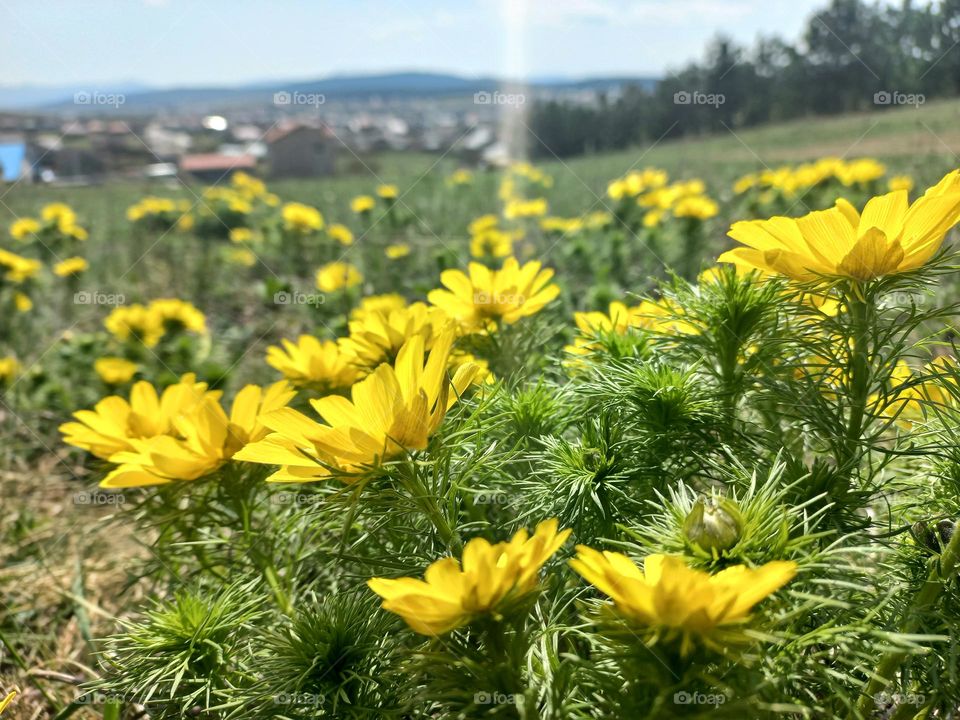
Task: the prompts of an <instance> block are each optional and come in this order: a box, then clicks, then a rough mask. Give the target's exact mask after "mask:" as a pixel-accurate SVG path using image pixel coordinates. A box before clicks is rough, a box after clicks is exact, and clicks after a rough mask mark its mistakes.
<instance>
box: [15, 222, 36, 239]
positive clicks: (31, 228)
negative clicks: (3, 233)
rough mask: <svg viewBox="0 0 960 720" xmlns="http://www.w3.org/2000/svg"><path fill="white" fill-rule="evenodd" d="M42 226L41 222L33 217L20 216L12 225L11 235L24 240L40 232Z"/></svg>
mask: <svg viewBox="0 0 960 720" xmlns="http://www.w3.org/2000/svg"><path fill="white" fill-rule="evenodd" d="M40 227H41V226H40V223H39V222H38V221H37V220H34V219H33V218H20V219H18V220H14V221H13V223H12V224H11V225H10V236H11V237H12V238H13V239H14V240H20V241H23V240H26V239H28V238H30V237H31V236H33V235H36V234H37V233H38V232H40Z"/></svg>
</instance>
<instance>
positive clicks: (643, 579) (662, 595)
mask: <svg viewBox="0 0 960 720" xmlns="http://www.w3.org/2000/svg"><path fill="white" fill-rule="evenodd" d="M570 566H571V567H572V568H573V569H574V570H576V571H577V572H578V573H579V574H580V575H582V576H583V577H584V578H585V579H586V580H587V581H588V582H589V583H590V584H592V585H593V586H594V587H596V588H597V589H598V590H600V591H601V592H603V593H605V594H606V595H608V596H609V597H610V598H611V599H612V600H613V603H614V607H615V609H616V612H617V613H618V614H619V615H621V616H622V617H624V618H625V619H627V620H629V621H632V622H635V623H637V624H639V625H643V626H647V627H650V628H653V629H655V630H658V631H660V632H662V633H663V634H664V635H665V638H666V639H668V640H669V639H673V638H675V637H680V638H681V646H680V647H681V653H682V654H684V655H686V654H688V653H689V651H690V650H691V649H692V648H693V645H694V641H695V640H698V639H699V640H701V641H703V642H704V643H705V644H707V645H715V644H716V641H717V640H718V639H719V637H720V636H719V635H718V631H719V630H721V629H723V628H725V627H728V626H731V625H739V624H742V623H744V622H746V621H747V620H748V619H749V613H750V610H751V609H752V608H753V606H754V605H756V604H757V603H759V602H760V601H761V600H763V599H764V598H766V597H767V596H769V595H771V594H773V593H774V592H776V591H777V590H778V589H780V588H781V587H783V586H784V585H786V584H787V583H788V582H790V580H792V579H793V577H794V575H795V574H796V571H797V565H796V563H794V562H789V561H774V562H769V563H767V564H766V565H763V566H761V567H759V568H755V569H754V568H748V567H746V566H745V565H736V566H734V567H730V568H727V569H725V570H721V571H720V572H719V573H717V574H716V575H710V574H708V573H705V572H702V571H700V570H694V569H692V568H689V567H687V565H686V563H685V562H684V560H683V558H680V557H673V556H670V555H650V556H648V557H647V558H646V560H645V561H644V569H643V570H640V568H638V567H637V566H636V565H635V564H634V563H633V561H632V560H630V558H628V557H627V556H626V555H623V554H621V553H616V552H606V551H605V552H603V553H600V552H597V551H596V550H593V549H591V548H589V547H586V546H584V545H578V546H577V558H576V559H575V560H571V561H570Z"/></svg>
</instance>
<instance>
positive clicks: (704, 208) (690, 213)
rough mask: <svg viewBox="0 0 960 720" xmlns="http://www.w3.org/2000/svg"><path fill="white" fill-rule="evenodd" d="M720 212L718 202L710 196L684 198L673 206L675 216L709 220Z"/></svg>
mask: <svg viewBox="0 0 960 720" xmlns="http://www.w3.org/2000/svg"><path fill="white" fill-rule="evenodd" d="M718 212H719V208H718V207H717V204H716V203H715V202H714V201H713V200H711V199H710V198H708V197H703V196H693V197H688V198H683V199H681V200H679V201H678V202H677V204H676V205H674V206H673V215H674V217H689V218H696V219H697V220H707V219H708V218H712V217H714V216H715V215H716V214H717V213H718Z"/></svg>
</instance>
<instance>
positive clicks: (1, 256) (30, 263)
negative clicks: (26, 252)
mask: <svg viewBox="0 0 960 720" xmlns="http://www.w3.org/2000/svg"><path fill="white" fill-rule="evenodd" d="M41 267H43V265H42V264H41V263H40V261H39V260H34V259H33V258H25V257H22V256H20V255H17V254H16V253H12V252H10V251H8V250H3V249H0V268H3V269H6V273H5V274H4V276H3V279H4V280H9V281H10V282H15V283H20V282H23V281H24V280H30V279H32V278H34V277H36V276H37V274H38V273H39V272H40V268H41Z"/></svg>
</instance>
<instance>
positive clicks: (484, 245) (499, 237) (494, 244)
mask: <svg viewBox="0 0 960 720" xmlns="http://www.w3.org/2000/svg"><path fill="white" fill-rule="evenodd" d="M512 252H513V235H512V234H511V233H508V232H504V231H503V230H497V229H496V228H489V229H486V230H481V231H480V232H479V233H477V234H475V235H474V236H473V237H472V238H470V254H471V255H472V256H473V257H476V258H484V257H495V258H502V257H508V256H509V255H510V254H511V253H512Z"/></svg>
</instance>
